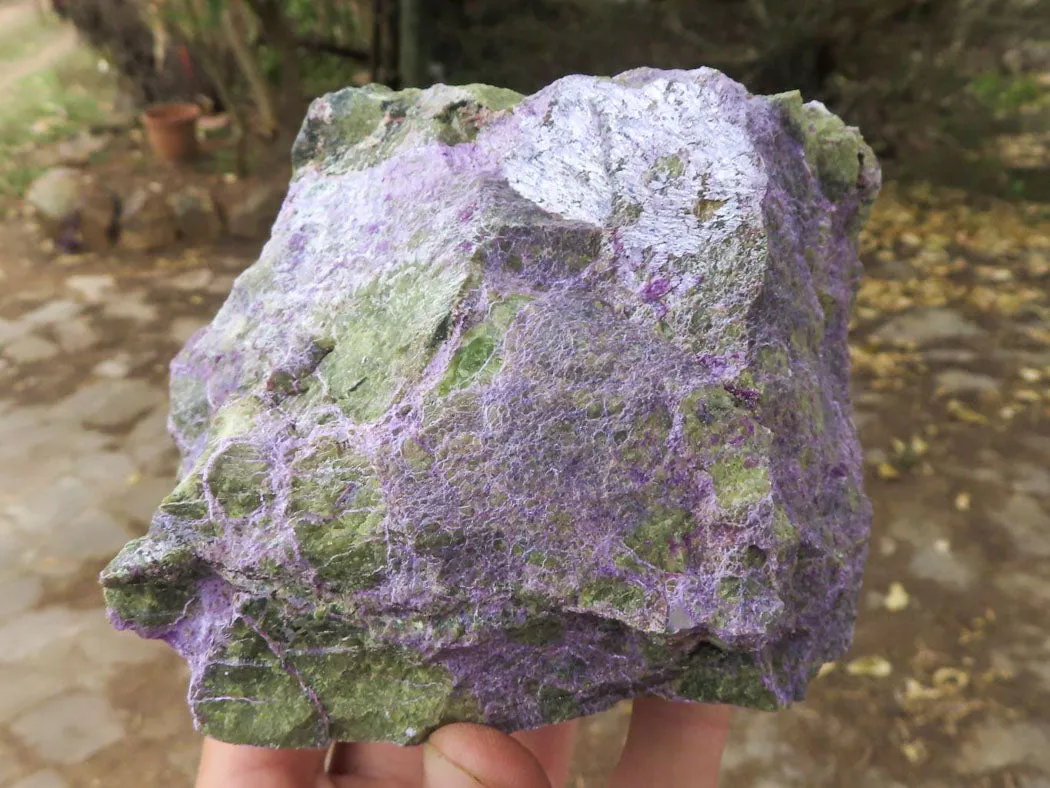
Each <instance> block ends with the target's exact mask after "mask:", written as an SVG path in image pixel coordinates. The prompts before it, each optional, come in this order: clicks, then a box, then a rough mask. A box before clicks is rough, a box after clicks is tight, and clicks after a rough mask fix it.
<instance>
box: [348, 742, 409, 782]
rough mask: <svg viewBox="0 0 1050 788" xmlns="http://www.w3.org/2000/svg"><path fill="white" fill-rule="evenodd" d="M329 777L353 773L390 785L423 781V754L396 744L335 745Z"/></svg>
mask: <svg viewBox="0 0 1050 788" xmlns="http://www.w3.org/2000/svg"><path fill="white" fill-rule="evenodd" d="M328 773H329V774H332V775H342V774H355V775H359V776H361V777H368V778H371V779H375V780H376V781H379V782H383V781H385V782H387V783H392V784H394V785H419V784H420V783H421V782H422V781H423V752H422V750H421V749H420V748H419V747H399V746H398V745H396V744H385V743H376V744H338V745H336V748H335V752H334V753H333V754H332V763H331V765H330V766H329V768H328Z"/></svg>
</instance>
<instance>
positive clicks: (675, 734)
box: [197, 698, 729, 788]
mask: <svg viewBox="0 0 1050 788" xmlns="http://www.w3.org/2000/svg"><path fill="white" fill-rule="evenodd" d="M728 729H729V707H728V706H709V705H700V704H692V703H690V704H686V703H672V702H670V701H665V700H659V699H657V698H639V699H638V700H636V701H635V702H634V707H633V711H632V715H631V727H630V731H629V733H628V736H627V743H626V744H625V745H624V749H623V754H622V756H621V758H620V762H619V764H617V766H616V769H615V771H614V772H613V776H612V778H611V780H610V782H609V788H648V787H649V786H660V787H661V788H715V786H716V785H717V783H718V767H719V764H720V762H721V759H722V750H723V749H724V748H725V742H726V736H727V735H728ZM575 733H576V723H575V722H567V723H562V724H560V725H552V726H549V727H546V728H541V729H539V730H535V731H523V732H521V733H516V734H514V735H513V736H508V735H506V734H503V733H500V732H499V731H497V730H495V729H493V728H487V727H484V726H482V725H469V724H465V723H460V724H455V725H448V726H446V727H444V728H441V729H440V730H438V731H435V732H434V733H433V734H432V735H431V737H430V739H428V740H427V742H426V743H425V744H424V745H422V746H421V747H398V746H396V745H393V744H372V743H369V744H340V745H338V746H337V747H336V749H335V752H334V753H333V756H332V759H331V764H330V767H329V769H328V772H327V774H322V773H321V772H322V770H323V767H324V762H325V755H326V751H325V750H266V749H262V748H258V747H244V746H240V745H234V744H224V743H222V742H218V741H215V740H214V739H207V740H206V741H205V744H204V753H203V757H202V758H201V766H200V772H199V774H198V776H197V788H552V786H553V787H557V788H561V786H563V785H564V784H565V781H566V779H567V775H568V771H569V760H570V758H571V756H572V747H573V740H574V737H575Z"/></svg>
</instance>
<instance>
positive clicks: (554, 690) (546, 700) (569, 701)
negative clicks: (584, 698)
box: [536, 685, 582, 725]
mask: <svg viewBox="0 0 1050 788" xmlns="http://www.w3.org/2000/svg"><path fill="white" fill-rule="evenodd" d="M536 699H537V701H538V702H539V706H540V713H541V714H542V715H543V719H544V721H545V722H546V723H547V724H548V725H553V724H555V723H558V722H563V721H564V720H571V719H575V718H576V717H579V716H580V715H581V714H582V712H581V711H580V704H579V703H578V702H577V700H576V696H575V695H574V694H573V693H572V692H570V691H569V690H564V689H561V688H559V687H551V686H549V685H548V686H545V687H541V688H540V691H539V692H538V693H537V695H536Z"/></svg>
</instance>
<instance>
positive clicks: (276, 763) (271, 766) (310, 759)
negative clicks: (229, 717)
mask: <svg viewBox="0 0 1050 788" xmlns="http://www.w3.org/2000/svg"><path fill="white" fill-rule="evenodd" d="M325 754H326V750H267V749H265V748H263V747H247V746H245V745H241V744H227V743H225V742H221V741H217V740H215V739H205V740H204V749H203V751H202V752H201V764H200V769H199V770H198V771H197V788H314V784H315V783H316V781H317V775H318V774H320V772H321V769H322V767H323V766H324V759H325Z"/></svg>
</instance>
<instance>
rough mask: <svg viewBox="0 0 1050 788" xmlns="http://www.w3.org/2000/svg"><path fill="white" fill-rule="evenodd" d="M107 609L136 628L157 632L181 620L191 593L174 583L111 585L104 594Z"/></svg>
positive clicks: (152, 581)
mask: <svg viewBox="0 0 1050 788" xmlns="http://www.w3.org/2000/svg"><path fill="white" fill-rule="evenodd" d="M103 597H104V598H105V602H106V607H108V608H109V609H110V610H112V611H113V612H114V613H115V614H116V615H117V617H118V618H120V620H121V621H125V622H128V623H130V624H132V625H133V626H134V627H135V628H137V629H138V628H141V629H146V630H149V629H157V628H160V627H165V626H169V625H171V624H174V623H175V622H176V621H178V620H179V618H181V617H182V613H183V611H184V610H185V609H186V605H187V603H188V602H189V601H190V597H191V591H190V590H188V589H186V588H183V587H181V586H179V585H178V584H174V583H171V584H169V583H160V582H157V581H156V580H150V581H148V582H139V583H136V582H128V583H114V584H113V585H110V586H107V587H106V588H105V590H104V591H103Z"/></svg>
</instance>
